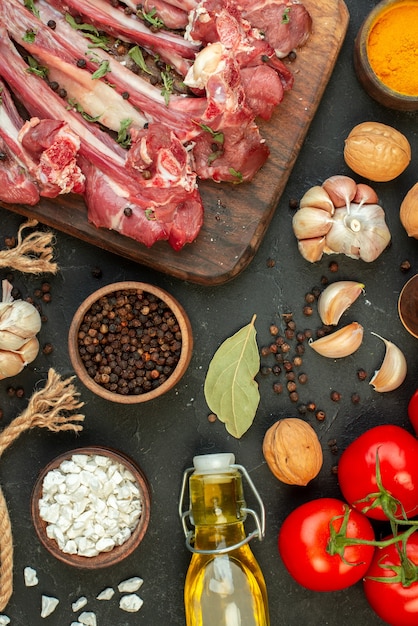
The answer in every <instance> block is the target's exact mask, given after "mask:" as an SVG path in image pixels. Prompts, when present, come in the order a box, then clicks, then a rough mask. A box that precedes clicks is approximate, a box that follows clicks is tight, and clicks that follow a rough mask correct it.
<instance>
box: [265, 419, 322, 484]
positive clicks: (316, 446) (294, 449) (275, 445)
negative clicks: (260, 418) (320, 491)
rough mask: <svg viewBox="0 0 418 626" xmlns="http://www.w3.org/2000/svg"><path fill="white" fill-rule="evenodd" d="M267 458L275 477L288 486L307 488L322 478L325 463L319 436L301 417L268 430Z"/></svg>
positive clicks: (279, 423)
mask: <svg viewBox="0 0 418 626" xmlns="http://www.w3.org/2000/svg"><path fill="white" fill-rule="evenodd" d="M263 454H264V458H265V459H266V462H267V465H268V466H269V468H270V470H271V472H272V473H273V474H274V476H276V478H278V479H279V480H280V481H282V482H283V483H286V484H288V485H300V486H306V485H307V484H308V482H309V481H310V480H312V479H313V478H315V476H317V475H318V473H319V471H320V469H321V467H322V462H323V455H322V448H321V444H320V442H319V439H318V436H317V434H316V432H315V431H314V429H313V428H312V426H311V425H310V424H308V423H307V422H305V421H303V420H302V419H299V418H297V417H288V418H285V419H281V420H278V421H277V422H276V423H275V424H273V426H271V427H270V428H269V429H268V431H267V432H266V434H265V436H264V440H263Z"/></svg>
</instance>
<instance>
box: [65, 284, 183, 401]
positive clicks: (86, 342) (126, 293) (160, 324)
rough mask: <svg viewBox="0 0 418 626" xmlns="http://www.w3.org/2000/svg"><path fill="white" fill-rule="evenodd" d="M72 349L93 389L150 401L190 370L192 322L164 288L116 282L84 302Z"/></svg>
mask: <svg viewBox="0 0 418 626" xmlns="http://www.w3.org/2000/svg"><path fill="white" fill-rule="evenodd" d="M68 350H69V355H70V359H71V363H72V365H73V368H74V371H75V373H76V375H77V376H78V378H79V379H80V380H81V381H82V382H83V383H84V385H85V386H86V387H87V388H88V389H89V390H90V391H92V392H94V393H95V394H97V395H98V396H100V397H102V398H105V399H106V400H110V401H112V402H119V403H122V404H136V403H139V402H148V401H149V400H153V399H155V398H157V397H158V396H161V395H163V394H164V393H166V392H167V391H169V390H170V389H172V388H173V387H174V386H175V385H177V383H178V382H179V381H180V379H181V378H182V376H183V375H184V373H185V372H186V370H187V368H188V366H189V363H190V359H191V356H192V350H193V334H192V327H191V324H190V320H189V318H188V316H187V314H186V312H185V310H184V309H183V307H182V306H181V304H180V303H179V302H178V301H177V300H176V299H175V298H174V297H173V296H171V295H170V294H169V293H168V292H166V291H165V290H163V289H160V288H159V287H156V286H154V285H150V284H148V283H141V282H135V281H125V282H120V283H113V284H110V285H107V286H105V287H102V288H101V289H98V290H97V291H95V292H94V293H92V294H91V295H90V296H89V297H88V298H86V299H85V300H84V302H82V304H81V305H80V306H79V308H78V309H77V311H76V313H75V315H74V317H73V320H72V322H71V325H70V330H69V335H68Z"/></svg>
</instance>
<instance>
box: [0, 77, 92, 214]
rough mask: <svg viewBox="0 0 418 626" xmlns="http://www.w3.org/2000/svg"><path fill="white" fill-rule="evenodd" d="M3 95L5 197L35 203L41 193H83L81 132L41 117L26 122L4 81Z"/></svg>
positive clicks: (0, 139) (0, 192)
mask: <svg viewBox="0 0 418 626" xmlns="http://www.w3.org/2000/svg"><path fill="white" fill-rule="evenodd" d="M0 95H1V105H0V143H1V153H2V155H3V157H2V158H1V159H0V167H1V180H2V182H3V183H4V184H2V185H1V187H0V197H1V199H2V200H3V201H4V202H18V203H23V204H29V205H34V204H36V203H37V202H38V201H39V196H44V197H49V198H55V197H56V196H58V195H59V194H63V193H69V192H71V191H72V192H74V193H82V192H83V190H84V176H83V174H82V173H81V170H80V168H79V167H78V165H77V163H76V157H77V153H78V149H79V145H80V142H79V139H78V137H77V135H75V134H74V133H73V132H72V131H71V129H70V128H69V127H68V125H67V124H65V123H64V122H57V121H55V120H49V119H48V120H39V119H38V118H33V119H32V120H31V121H30V122H28V121H26V122H25V121H24V120H23V119H22V117H21V116H20V114H19V113H18V111H17V108H16V106H15V104H14V101H13V99H12V97H11V94H10V92H9V90H8V89H7V87H6V85H5V84H4V83H3V82H0Z"/></svg>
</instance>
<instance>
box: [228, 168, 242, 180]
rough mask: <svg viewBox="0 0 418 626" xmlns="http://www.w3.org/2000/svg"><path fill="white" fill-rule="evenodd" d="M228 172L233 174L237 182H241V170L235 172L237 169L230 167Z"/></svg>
mask: <svg viewBox="0 0 418 626" xmlns="http://www.w3.org/2000/svg"><path fill="white" fill-rule="evenodd" d="M229 173H230V174H231V176H235V178H236V179H237V180H236V182H237V183H242V180H243V176H242V174H241V172H237V170H235V169H234V168H233V167H230V168H229Z"/></svg>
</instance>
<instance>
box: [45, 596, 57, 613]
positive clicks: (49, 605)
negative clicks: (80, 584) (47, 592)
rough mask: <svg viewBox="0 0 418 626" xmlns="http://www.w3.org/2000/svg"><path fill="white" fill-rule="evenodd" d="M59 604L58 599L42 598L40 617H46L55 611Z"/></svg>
mask: <svg viewBox="0 0 418 626" xmlns="http://www.w3.org/2000/svg"><path fill="white" fill-rule="evenodd" d="M58 604H59V600H58V598H52V597H51V596H44V595H43V596H42V608H41V617H48V615H51V613H53V612H54V611H55V609H56V608H57V606H58Z"/></svg>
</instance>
